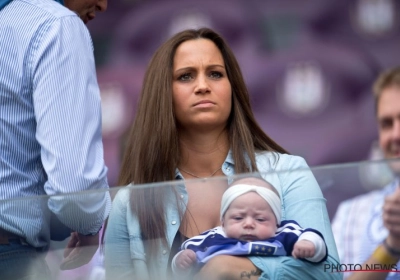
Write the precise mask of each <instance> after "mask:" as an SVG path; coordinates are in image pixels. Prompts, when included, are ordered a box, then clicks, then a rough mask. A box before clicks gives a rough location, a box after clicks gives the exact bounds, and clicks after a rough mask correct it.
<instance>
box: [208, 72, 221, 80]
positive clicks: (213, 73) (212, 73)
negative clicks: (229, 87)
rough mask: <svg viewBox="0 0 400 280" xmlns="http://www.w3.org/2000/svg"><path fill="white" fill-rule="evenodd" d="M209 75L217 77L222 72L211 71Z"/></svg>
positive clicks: (219, 76)
mask: <svg viewBox="0 0 400 280" xmlns="http://www.w3.org/2000/svg"><path fill="white" fill-rule="evenodd" d="M210 77H211V78H213V79H219V78H221V77H222V73H221V72H218V71H212V72H211V73H210Z"/></svg>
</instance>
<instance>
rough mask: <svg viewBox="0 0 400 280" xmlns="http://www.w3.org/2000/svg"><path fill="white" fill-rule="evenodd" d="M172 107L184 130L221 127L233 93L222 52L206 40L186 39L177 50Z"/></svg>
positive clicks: (226, 116) (224, 122) (229, 110)
mask: <svg viewBox="0 0 400 280" xmlns="http://www.w3.org/2000/svg"><path fill="white" fill-rule="evenodd" d="M172 75H173V82H172V91H173V105H174V110H175V116H176V119H177V122H178V123H179V125H180V126H182V127H183V128H186V129H188V128H197V129H208V130H209V129H213V128H219V127H221V128H224V127H225V126H226V123H227V120H228V118H229V115H230V112H231V106H232V101H231V99H232V90H231V84H230V82H229V79H228V76H227V74H226V69H225V63H224V59H223V57H222V54H221V52H220V51H219V49H218V48H217V47H216V45H215V44H214V43H213V42H212V41H211V40H208V39H196V40H189V41H186V42H184V43H182V44H181V45H180V46H179V47H178V48H177V50H176V53H175V57H174V65H173V73H172Z"/></svg>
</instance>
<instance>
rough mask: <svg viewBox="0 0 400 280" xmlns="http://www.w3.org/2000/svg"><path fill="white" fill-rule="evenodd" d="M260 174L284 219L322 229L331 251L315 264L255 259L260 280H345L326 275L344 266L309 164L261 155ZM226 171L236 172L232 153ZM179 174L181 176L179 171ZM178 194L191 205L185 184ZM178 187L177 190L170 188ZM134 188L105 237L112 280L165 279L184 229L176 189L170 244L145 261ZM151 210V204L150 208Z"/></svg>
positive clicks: (122, 196)
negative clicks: (276, 196) (272, 190)
mask: <svg viewBox="0 0 400 280" xmlns="http://www.w3.org/2000/svg"><path fill="white" fill-rule="evenodd" d="M256 163H257V168H258V170H259V172H260V173H261V174H262V176H263V177H264V178H265V179H266V180H268V181H269V182H270V183H271V184H272V185H273V186H275V187H276V189H277V190H278V192H279V194H280V196H281V198H282V199H281V201H282V219H283V220H295V221H297V222H298V223H299V224H300V225H301V226H302V227H303V228H308V227H310V228H315V229H317V230H319V231H320V232H321V233H322V234H323V236H324V238H325V241H326V244H327V247H328V254H329V256H328V259H327V261H326V262H325V263H322V264H311V263H308V262H305V261H302V260H297V259H294V258H293V257H250V260H251V261H252V262H253V263H254V265H256V266H257V267H258V268H260V269H261V270H262V271H263V273H262V275H261V276H260V278H259V279H341V278H342V275H340V274H339V273H330V272H328V271H326V272H324V265H325V264H335V265H337V264H338V263H339V258H338V253H337V250H336V245H335V242H334V239H333V234H332V229H331V225H330V220H329V216H328V213H327V209H326V200H325V199H324V197H323V195H322V192H321V189H320V187H319V185H318V183H317V181H316V179H315V178H314V176H313V174H312V172H311V171H310V169H309V167H308V165H307V164H306V162H305V160H304V159H303V158H301V157H298V156H292V155H286V154H277V153H272V152H262V153H258V154H256ZM222 171H223V173H224V174H225V175H226V176H233V175H234V173H235V170H234V163H233V158H232V154H231V153H229V154H228V156H227V158H226V160H225V162H224V164H223V165H222ZM177 176H178V177H179V176H180V174H179V172H178V171H177ZM175 186H176V187H177V190H178V193H179V194H180V197H181V198H182V200H183V202H184V203H185V204H186V203H187V201H188V194H187V191H186V188H185V186H184V184H177V185H175ZM167 187H171V188H172V187H173V186H167ZM129 192H130V190H129V188H123V189H121V190H120V191H119V192H118V193H117V195H116V197H115V199H114V202H113V208H112V211H111V214H110V216H109V221H108V227H107V232H106V236H105V267H106V277H107V279H166V275H167V269H168V267H167V266H168V258H169V252H170V247H171V245H172V242H173V240H174V237H175V235H176V233H177V231H178V229H179V227H180V220H179V214H178V211H177V208H176V206H174V205H175V204H176V203H175V199H174V195H173V191H172V189H171V192H168V193H170V194H171V195H170V196H169V197H166V199H167V200H166V201H168V203H170V204H168V205H169V206H170V207H168V209H167V212H166V218H167V219H166V222H167V240H168V246H169V247H164V246H162V245H161V243H160V246H161V249H160V250H159V255H158V256H157V257H156V258H154V259H152V260H151V261H150V262H147V263H146V258H145V247H144V245H143V242H142V240H141V235H140V227H139V223H138V220H137V219H136V217H135V216H133V215H132V212H131V210H130V205H129V203H130V202H129ZM149 207H151V206H149Z"/></svg>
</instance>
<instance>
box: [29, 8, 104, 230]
mask: <svg viewBox="0 0 400 280" xmlns="http://www.w3.org/2000/svg"><path fill="white" fill-rule="evenodd" d="M37 36H38V37H39V38H38V41H39V44H38V45H37V46H34V47H35V48H33V49H32V58H31V61H32V65H30V66H31V67H30V68H29V69H30V70H31V72H32V73H31V75H32V78H33V84H32V87H33V89H32V90H33V104H34V110H35V116H36V122H37V130H36V139H37V140H38V142H39V143H40V145H41V160H42V164H43V168H44V169H45V171H46V174H47V182H46V184H45V186H44V188H45V191H46V193H47V194H48V195H51V197H50V199H49V202H48V205H49V208H50V210H51V211H52V212H54V213H55V214H56V216H57V217H58V218H59V219H60V221H61V222H63V223H64V224H65V225H67V226H68V227H69V228H71V229H73V230H75V231H77V232H79V233H81V234H84V235H87V234H96V233H97V232H98V231H99V229H100V227H101V225H102V223H103V222H104V220H105V218H106V217H107V215H108V213H109V210H110V206H111V200H110V196H109V194H108V183H107V177H106V175H107V168H106V167H105V165H104V158H103V145H102V139H101V103H100V94H99V88H98V84H97V78H96V71H95V64H94V57H93V47H92V43H91V39H90V35H89V32H88V30H87V28H86V27H85V25H84V24H83V22H82V21H81V20H80V19H79V17H77V16H76V15H72V14H71V16H63V17H61V18H59V19H56V20H54V21H53V22H48V23H47V25H45V26H44V27H43V30H42V32H38V35H37ZM87 191H90V192H87ZM82 192H85V193H82ZM70 193H77V194H76V195H67V194H70Z"/></svg>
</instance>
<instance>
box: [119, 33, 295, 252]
mask: <svg viewBox="0 0 400 280" xmlns="http://www.w3.org/2000/svg"><path fill="white" fill-rule="evenodd" d="M199 38H204V39H209V40H211V41H212V42H214V43H215V45H216V46H217V47H218V49H219V50H220V51H221V53H222V56H223V59H224V62H225V68H226V71H227V76H228V79H229V81H230V83H231V87H232V109H231V114H230V117H229V120H228V124H227V127H228V131H229V141H230V148H231V151H232V154H233V158H234V162H235V171H236V173H246V172H249V171H257V166H256V162H255V152H256V151H257V150H260V151H277V152H280V153H287V152H286V151H285V150H284V149H283V148H282V147H280V146H279V145H278V144H277V143H275V142H274V141H273V140H272V139H271V138H270V137H268V136H267V135H266V134H265V133H264V132H263V130H262V129H261V128H260V126H259V125H258V124H257V122H256V120H255V118H254V115H253V112H252V110H251V106H250V99H249V93H248V90H247V87H246V85H245V82H244V79H243V76H242V73H241V70H240V67H239V64H238V62H237V60H236V58H235V56H234V54H233V52H232V51H231V49H230V48H229V46H228V45H227V44H226V43H225V41H224V39H223V38H222V37H221V36H220V35H219V34H217V33H216V32H214V31H213V30H211V29H208V28H201V29H198V30H192V29H190V30H185V31H182V32H180V33H177V34H176V35H174V36H173V37H172V38H170V39H169V40H168V41H166V42H165V43H164V44H162V45H161V46H160V47H159V49H158V50H157V51H156V53H155V54H154V56H153V58H152V59H151V61H150V64H149V66H148V68H147V71H146V74H145V77H144V82H143V88H142V92H141V98H140V100H139V104H138V110H137V114H136V118H135V121H134V123H133V125H132V127H131V131H130V134H129V137H128V141H127V146H126V150H125V154H124V157H123V161H122V166H121V172H120V177H119V185H127V184H129V183H131V182H134V184H135V185H137V184H146V183H154V182H163V181H171V180H175V170H176V168H177V166H178V162H179V159H180V151H179V140H178V132H177V123H176V120H175V117H174V110H173V104H172V78H173V77H172V72H173V59H174V55H175V51H176V49H177V48H178V46H179V45H180V44H182V43H183V42H185V41H188V40H196V39H199ZM246 155H247V156H248V158H249V159H250V166H248V164H247V163H246V162H247V161H246ZM166 191H168V190H167V188H133V189H132V192H131V197H130V205H131V211H132V212H133V214H134V215H136V216H137V218H138V220H139V224H140V227H141V233H142V238H143V240H144V241H145V242H146V245H147V246H148V247H147V249H148V257H149V258H151V257H152V256H154V254H156V253H157V251H158V246H159V245H160V244H159V241H158V240H160V239H161V240H162V242H163V244H164V245H166V244H167V241H166V221H165V218H166V217H165V201H164V198H165V197H166V193H165V192H166ZM175 196H177V193H176V192H175ZM176 201H179V200H178V199H177V200H176ZM177 203H178V202H177ZM177 207H178V205H177ZM178 209H180V207H178ZM180 215H181V218H182V213H180Z"/></svg>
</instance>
